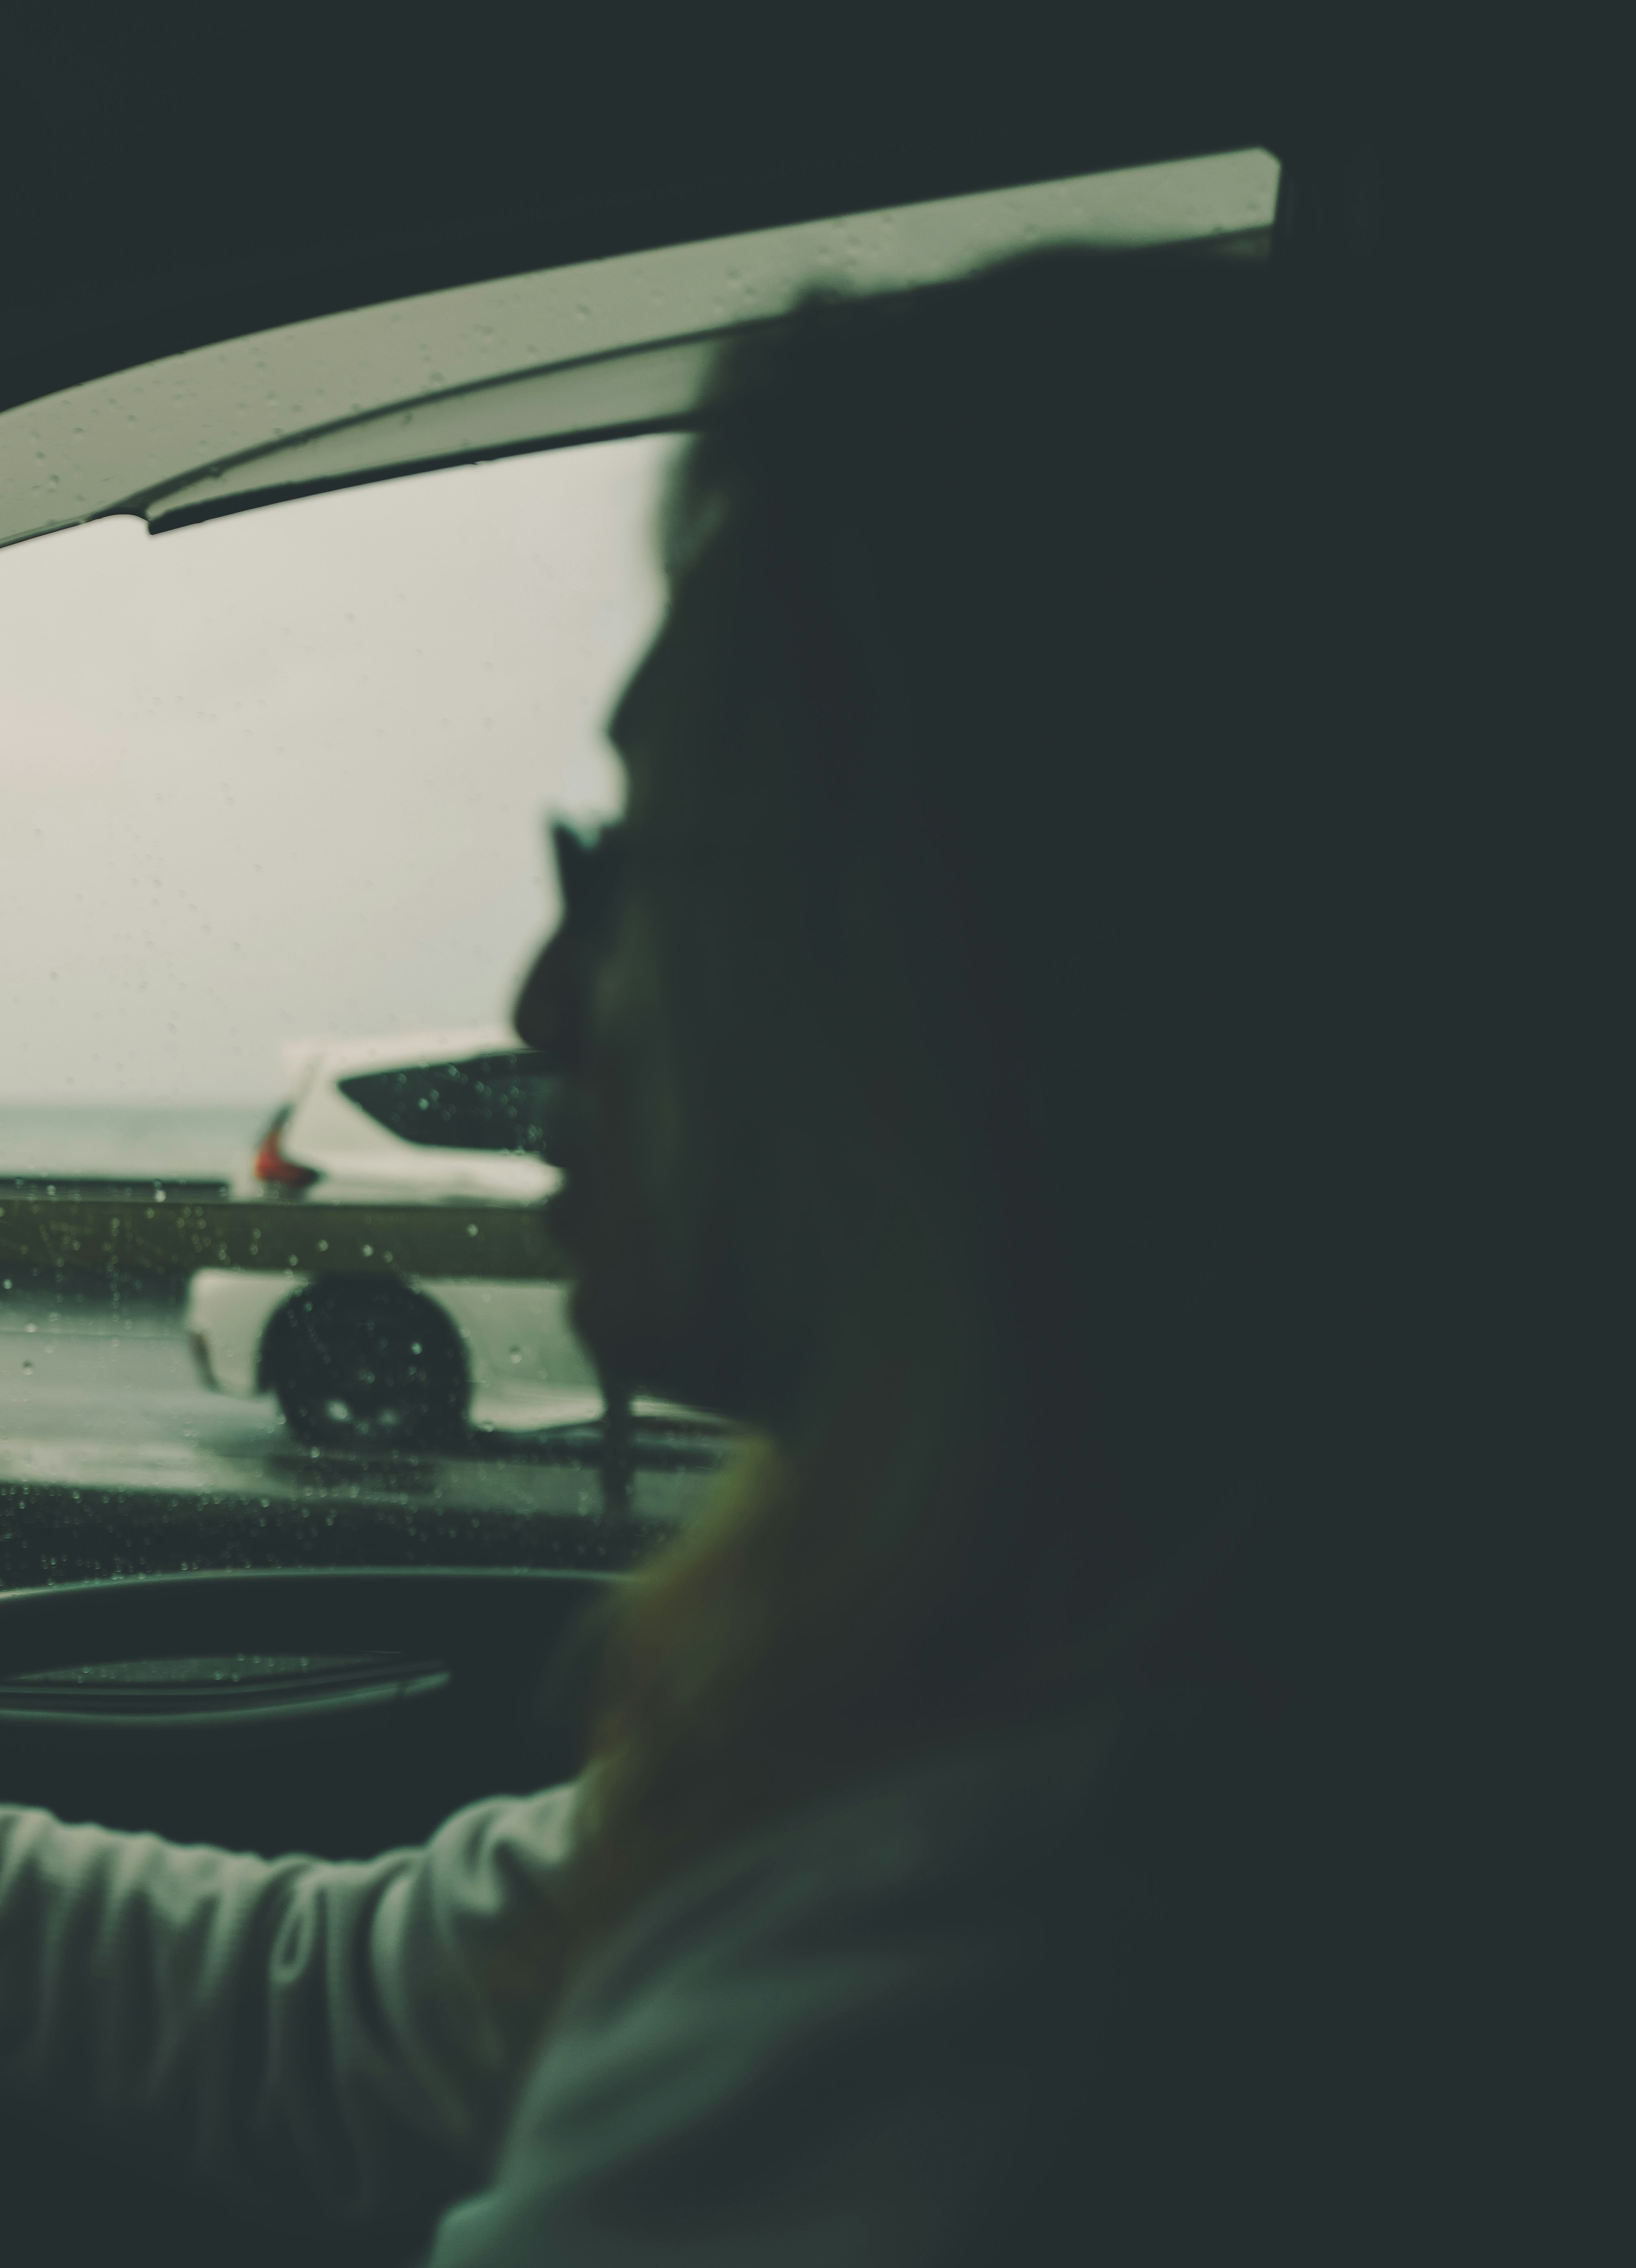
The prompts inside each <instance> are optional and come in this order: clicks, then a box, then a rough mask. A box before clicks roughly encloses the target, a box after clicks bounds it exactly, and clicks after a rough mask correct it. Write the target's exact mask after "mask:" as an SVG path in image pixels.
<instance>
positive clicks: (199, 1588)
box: [0, 0, 1555, 2268]
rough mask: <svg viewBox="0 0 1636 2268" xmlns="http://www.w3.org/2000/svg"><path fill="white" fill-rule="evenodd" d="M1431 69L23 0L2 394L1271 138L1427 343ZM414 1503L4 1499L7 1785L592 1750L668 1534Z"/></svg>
mask: <svg viewBox="0 0 1636 2268" xmlns="http://www.w3.org/2000/svg"><path fill="white" fill-rule="evenodd" d="M1372 20H1373V19H1372ZM1437 60H1438V59H1437V58H1436V57H1435V56H1433V55H1430V54H1429V52H1428V48H1427V45H1426V42H1424V41H1421V42H1418V43H1417V42H1410V43H1409V45H1408V47H1407V48H1402V47H1394V45H1393V42H1392V40H1390V38H1389V36H1388V34H1387V33H1386V32H1385V31H1384V30H1383V29H1378V28H1377V29H1376V30H1375V31H1374V33H1372V34H1371V36H1370V37H1369V38H1367V40H1366V39H1362V38H1360V39H1358V40H1348V39H1343V38H1341V37H1339V36H1338V35H1337V36H1336V37H1335V38H1333V39H1332V40H1331V39H1329V38H1327V37H1326V38H1323V39H1320V38H1319V37H1318V36H1317V35H1316V34H1315V31H1314V29H1313V27H1312V25H1311V22H1310V20H1309V19H1308V18H1305V17H1304V16H1303V15H1302V14H1301V11H1287V12H1285V11H1279V10H1259V9H1250V10H1222V9H1219V8H1217V9H1212V8H1205V7H1201V6H1198V5H1197V4H1169V5H1165V6H1161V7H1159V8H1151V9H1140V10H1121V11H1112V10H1109V11H1102V10H1098V9H1094V8H1093V9H1090V10H1083V9H1081V10H1074V11H1068V10H1064V9H1062V8H1060V7H1043V6H1038V5H1033V4H1025V5H1024V6H1022V7H1021V9H1013V10H1011V11H1006V13H1004V14H1003V15H1001V16H998V17H996V16H992V15H990V16H987V17H984V18H960V17H951V16H949V15H947V13H941V14H940V13H937V12H936V11H925V10H917V9H913V8H902V7H896V6H893V5H888V6H886V7H880V6H876V7H873V8H871V9H868V10H861V9H852V8H851V7H842V8H836V9H832V10H829V11H824V12H823V13H822V15H818V16H814V15H802V14H798V15H796V16H793V17H792V16H788V15H777V14H773V15H769V13H768V11H766V10H765V9H764V8H758V9H751V8H749V7H748V6H711V7H710V8H707V9H705V10H704V11H675V10H670V11H660V10H657V9H654V10H645V11H581V12H580V13H578V15H575V16H572V17H571V16H570V15H569V14H567V13H565V12H564V11H534V10H527V11H525V10H521V9H517V8H514V7H505V6H491V5H489V6H484V5H479V6H478V7H476V8H475V9H468V10H467V11H463V12H461V14H459V15H458V16H455V17H450V18H446V19H438V20H437V21H436V22H434V21H433V20H432V19H430V18H427V19H424V20H423V19H420V18H409V17H394V18H382V17H381V16H380V14H379V12H378V11H363V10H354V9H350V8H345V7H343V8H340V9H335V8H333V7H332V8H329V9H327V10H323V11H319V10H311V11H298V13H297V15H296V16H295V17H293V18H291V16H289V15H288V14H287V13H286V14H285V15H284V16H281V17H280V18H278V20H277V22H276V25H275V24H274V23H273V22H271V21H270V20H269V21H266V22H264V23H263V22H262V20H261V19H259V18H258V19H255V20H254V23H253V22H252V20H251V19H250V18H241V17H240V16H237V15H227V16H225V15H224V14H223V13H222V11H220V10H219V9H205V8H203V7H202V6H197V5H188V6H180V5H177V6H170V7H166V8H164V9H161V10H159V11H157V12H155V11H142V10H132V9H129V8H128V7H114V6H110V5H107V4H96V5H92V6H87V7H80V8H76V9H72V10H69V9H64V8H62V7H60V6H56V5H52V6H47V5H44V4H41V0H26V4H24V5H22V6H19V7H18V8H15V9H14V10H13V11H11V17H10V20H9V26H8V35H7V74H6V75H7V79H8V85H9V92H8V100H7V108H8V124H7V130H6V133H5V135H4V138H3V140H0V176H3V178H4V194H0V214H4V216H5V219H4V231H3V233H0V309H3V310H4V323H3V325H0V409H8V408H14V407H16V406H18V405H19V404H25V403H27V402H29V401H33V400H34V399H35V398H37V397H40V396H43V395H46V394H50V393H53V392H55V391H56V390H59V389H61V388H63V387H69V386H70V385H77V384H80V383H82V382H84V381H85V380H86V379H93V378H97V377H100V376H102V375H104V374H106V373H110V372H120V371H124V370H129V369H130V368H132V367H134V366H135V365H139V364H142V363H145V362H148V361H151V360H153V359H154V358H156V357H160V356H162V355H166V354H172V353H178V352H181V351H183V350H187V349H189V348H193V347H197V346H202V345H206V344H209V343H210V342H215V341H218V340H224V339H232V338H235V337H239V336H241V335H244V334H246V333H247V332H251V331H254V330H260V329H264V328H270V327H272V326H275V325H278V324H284V323H289V322H295V321H299V320H306V319H307V318H309V317H313V316H317V315H322V314H327V313H332V312H334V311H336V310H343V309H348V308H356V307H362V306H371V305H373V304H376V303H379V302H381V301H385V300H388V299H393V298H402V297H404V296H407V295H409V294H412V293H416V292H422V291H433V290H438V289H441V288H444V287H446V286H448V285H452V284H464V283H468V282H472V281H475V280H478V279H481V278H484V277H491V276H505V275H510V274H520V273H523V272H526V271H533V270H536V269H543V268H549V267H552V266H554V265H557V264H561V263H564V262H566V261H584V260H589V259H598V258H601V257H604V256H609V255H614V254H622V253H626V252H630V251H632V250H637V249H640V248H644V247H652V246H658V245H662V244H675V243H682V242H689V241H695V240H703V239H708V238H711V237H712V236H716V235H720V234H723V233H726V232H729V231H735V230H742V229H747V228H752V227H759V226H770V225H775V224H779V223H783V222H786V221H792V220H799V219H804V218H808V217H815V216H823V215H829V214H833V213H837V212H844V211H851V210H866V209H873V208H875V207H878V206H882V205H886V204H889V203H894V202H903V201H909V200H913V199H917V198H927V197H932V196H936V195H953V194H955V193H958V192H963V191H966V190H969V189H976V188H993V187H997V186H1003V185H1005V184H1007V183H1014V182H1027V181H1038V180H1050V179H1052V178H1055V177H1058V176H1063V177H1065V176H1068V175H1070V174H1073V175H1079V174H1084V173H1093V172H1096V171H1099V170H1102V169H1113V168H1116V167H1120V166H1132V165H1137V164H1142V163H1148V162H1153V161H1156V160H1160V159H1163V158H1179V157H1184V156H1189V155H1194V154H1202V153H1205V152H1209V151H1223V150H1236V149H1243V148H1249V147H1252V146H1254V147H1264V148H1266V149H1269V150H1271V151H1273V152H1274V153H1275V155H1276V156H1277V157H1278V158H1279V160H1280V162H1281V165H1282V174H1281V185H1280V189H1279V207H1278V216H1277V222H1276V226H1275V229H1274V232H1273V238H1272V243H1271V258H1272V260H1273V261H1275V262H1282V263H1285V264H1286V266H1287V268H1288V269H1290V271H1291V273H1292V275H1293V276H1300V277H1302V278H1304V279H1306V280H1307V282H1308V284H1309V285H1310V288H1312V289H1313V290H1314V291H1315V292H1318V293H1327V294H1330V295H1331V296H1332V297H1333V298H1335V299H1336V300H1337V302H1338V303H1340V304H1345V305H1346V306H1350V307H1351V308H1352V309H1353V310H1357V309H1362V310H1365V311H1368V310H1374V313H1367V312H1366V318H1365V319H1366V320H1370V321H1379V322H1382V323H1383V322H1388V321H1389V322H1392V323H1396V324H1399V325H1401V326H1404V327H1405V328H1404V336H1405V337H1406V338H1407V339H1408V341H1409V348H1408V350H1409V351H1412V350H1413V327H1414V326H1415V324H1416V323H1417V322H1419V321H1420V320H1422V315H1423V314H1424V313H1425V311H1426V310H1427V309H1429V308H1430V307H1431V306H1433V304H1436V305H1438V306H1443V305H1445V304H1446V302H1447V298H1448V291H1449V290H1451V289H1452V288H1453V286H1454V284H1457V283H1460V282H1463V280H1465V279H1468V278H1470V277H1474V276H1479V275H1481V274H1485V273H1487V272H1488V271H1489V270H1490V269H1492V267H1493V265H1494V263H1495V258H1496V252H1497V247H1496V242H1495V238H1496V233H1497V232H1496V228H1495V223H1494V212H1493V203H1494V195H1495V192H1494V187H1493V173H1492V166H1490V164H1489V158H1490V157H1491V156H1492V151H1493V149H1494V148H1495V146H1496V144H1497V143H1498V142H1499V141H1500V140H1503V126H1504V121H1503V119H1502V118H1500V117H1499V116H1498V115H1497V114H1496V113H1495V112H1494V110H1493V108H1492V105H1490V104H1487V103H1486V101H1485V99H1482V98H1481V97H1480V96H1479V95H1476V94H1473V92H1472V84H1473V83H1472V82H1470V81H1468V82H1467V83H1466V84H1465V85H1464V87H1463V91H1462V92H1459V93H1458V94H1457V95H1455V96H1451V95H1448V94H1446V93H1445V92H1443V90H1444V88H1445V86H1446V85H1447V84H1448V83H1447V81H1446V80H1445V79H1444V78H1442V77H1440V76H1439V71H1438V69H1437V68H1436V65H1437ZM1554 227H1555V224H1554V223H1553V221H1552V219H1551V214H1550V210H1549V209H1548V206H1547V202H1546V200H1545V199H1544V198H1543V197H1541V198H1538V199H1535V200H1533V201H1531V203H1530V205H1529V210H1528V211H1527V212H1526V213H1518V214H1516V215H1514V225H1507V226H1506V227H1505V228H1503V229H1501V230H1500V231H1499V233H1500V234H1503V236H1504V238H1505V244H1504V254H1505V258H1506V261H1507V262H1508V263H1511V264H1512V265H1513V266H1515V265H1516V264H1517V263H1522V265H1524V266H1526V265H1527V263H1528V262H1529V261H1530V260H1533V259H1537V257H1538V253H1539V247H1540V246H1541V245H1542V244H1544V243H1546V242H1548V241H1550V240H1551V239H1552V234H1553V230H1554ZM1399 286H1401V287H1402V288H1401V289H1399V288H1397V287H1399ZM1417 310H1419V311H1421V312H1419V313H1417ZM1426 320H1429V317H1427V318H1426ZM389 1527H390V1524H389V1522H387V1521H386V1520H385V1519H384V1518H383V1515H382V1514H381V1513H380V1510H379V1507H373V1508H370V1509H368V1510H367V1512H366V1513H365V1512H360V1513H359V1514H358V1516H357V1519H356V1520H352V1519H350V1517H349V1514H348V1513H347V1510H346V1508H345V1506H341V1507H340V1508H339V1509H338V1510H336V1509H334V1508H332V1510H331V1511H330V1513H329V1514H328V1517H327V1518H326V1519H324V1520H323V1521H322V1522H321V1523H320V1522H317V1521H313V1522H308V1523H306V1524H303V1523H302V1522H300V1521H298V1519H297V1518H296V1517H295V1515H293V1514H291V1515H290V1516H288V1517H282V1518H281V1517H275V1518H274V1519H273V1521H271V1523H270V1525H269V1523H268V1522H266V1521H262V1524H261V1525H260V1526H259V1527H258V1528H255V1529H254V1530H253V1531H252V1530H249V1529H247V1530H246V1531H245V1532H244V1533H243V1534H242V1535H237V1536H236V1537H235V1538H234V1539H233V1541H232V1543H231V1546H225V1545H223V1544H222V1543H221V1542H220V1528H219V1521H217V1524H216V1526H215V1527H214V1528H212V1527H211V1524H210V1521H208V1520H206V1519H205V1518H204V1517H203V1515H201V1516H200V1517H199V1518H198V1519H197V1520H194V1521H178V1522H175V1523H173V1524H171V1525H170V1526H168V1527H161V1526H158V1525H154V1524H150V1525H149V1526H148V1527H145V1528H141V1530H140V1534H138V1530H137V1528H133V1527H130V1526H129V1525H124V1524H122V1516H121V1508H120V1505H119V1502H118V1500H117V1495H116V1493H115V1494H114V1495H105V1498H104V1499H101V1500H99V1501H98V1502H97V1503H96V1504H95V1505H94V1506H93V1505H91V1504H89V1503H85V1504H82V1503H79V1502H77V1501H76V1502H74V1503H70V1502H68V1501H66V1500H62V1501H58V1500H56V1499H54V1498H53V1497H52V1495H51V1493H50V1492H49V1491H44V1490H35V1491H32V1492H30V1491H26V1490H8V1492H7V1499H6V1500H5V1501H4V1502H0V1585H4V1589H3V1590H0V1796H4V1799H5V1800H7V1801H9V1802H21V1803H31V1804H40V1805H44V1806H47V1807H48V1808H51V1809H53V1810H54V1811H55V1812H56V1813H57V1814H58V1815H60V1816H61V1817H63V1818H64V1819H68V1820H74V1819H91V1820H96V1821H99V1822H100V1823H106V1824H107V1825H110V1826H115V1827H122V1828H132V1829H149V1830H155V1831H157V1832H159V1833H162V1834H164V1835H166V1836H168V1837H173V1838H176V1839H180V1840H183V1841H208V1842H211V1843H217V1844H221V1845H226V1846H228V1847H232V1848H238V1849H249V1850H254V1851H258V1852H266V1853H269V1854H276V1853H279V1852H290V1851H301V1852H313V1853H315V1854H318V1855H321V1856H328V1857H334V1858H352V1857H362V1856H367V1855H369V1854H372V1853H373V1852H380V1851H382V1850H386V1849H390V1848H393V1847H394V1846H396V1845H403V1844H408V1843H414V1842H418V1841H420V1840H422V1839H424V1837H425V1836H426V1835H427V1834H428V1833H429V1832H430V1831H431V1830H432V1829H433V1828H434V1827H435V1826H436V1825H437V1824H438V1822H439V1821H440V1820H441V1819H443V1818H445V1817H446V1816H447V1815H448V1814H449V1813H450V1812H451V1811H452V1810H453V1809H455V1808H458V1807H459V1806H460V1805H461V1804H462V1803H464V1802H468V1801H470V1800H474V1799H475V1798H478V1797H480V1796H483V1795H487V1794H490V1793H496V1792H498V1791H503V1790H522V1789H527V1788H529V1787H538V1786H548V1785H550V1784H552V1783H553V1782H554V1781H556V1780H558V1779H563V1778H569V1777H571V1776H572V1774H573V1773H574V1771H575V1770H576V1769H577V1766H578V1762H579V1748H578V1742H579V1739H580V1727H579V1712H578V1699H579V1671H578V1664H579V1661H580V1653H582V1651H583V1649H576V1646H575V1645H574V1643H573V1641H574V1638H575V1634H576V1633H577V1632H582V1631H584V1629H585V1628H586V1615H587V1610H588V1609H593V1608H594V1606H595V1603H596V1601H597V1599H598V1598H599V1597H600V1596H601V1595H602V1594H604V1593H605V1591H606V1590H607V1588H608V1586H609V1585H611V1584H615V1583H617V1582H618V1581H619V1580H620V1579H621V1574H622V1571H623V1570H624V1569H626V1568H628V1567H629V1566H630V1565H632V1564H634V1563H635V1562H636V1561H637V1559H638V1558H639V1557H640V1556H641V1553H642V1551H643V1550H645V1549H646V1548H648V1546H649V1545H650V1543H651V1542H652V1537H651V1536H650V1535H648V1534H647V1533H646V1532H645V1531H644V1530H643V1529H642V1528H641V1527H640V1524H639V1523H637V1524H631V1523H629V1522H626V1523H623V1524H618V1523H615V1524H613V1525H611V1526H610V1527H608V1528H607V1529H606V1530H603V1531H599V1533H598V1534H597V1535H594V1536H593V1537H589V1538H587V1536H586V1534H585V1532H584V1531H583V1528H580V1529H575V1530H574V1531H573V1532H572V1533H571V1534H570V1532H569V1530H568V1528H566V1527H565V1526H559V1525H558V1524H556V1523H553V1522H550V1521H545V1522H543V1523H542V1524H541V1525H540V1527H539V1528H538V1529H537V1530H532V1531H530V1532H529V1533H528V1534H527V1535H526V1536H525V1535H521V1534H520V1525H519V1523H518V1522H516V1521H509V1522H503V1521H490V1522H487V1523H484V1522H483V1521H476V1520H473V1521H465V1522H461V1521H453V1520H451V1521H443V1522H441V1523H439V1522H438V1521H435V1520H429V1521H427V1522H426V1523H425V1524H424V1526H423V1527H422V1528H419V1529H417V1530H416V1532H415V1534H414V1535H412V1536H410V1535H403V1534H398V1535H394V1534H392V1533H391V1532H389ZM520 1563H523V1564H520ZM553 1668H555V1672H556V1675H554V1676H550V1675H548V1673H549V1672H551V1671H552V1669H553ZM542 1681H543V1682H542ZM76 2217H77V2218H76ZM293 2242H295V2239H294V2238H285V2237H284V2236H282V2235H279V2236H276V2237H275V2236H273V2235H269V2233H268V2232H266V2231H254V2232H253V2231H251V2230H249V2229H247V2228H239V2227H237V2226H235V2225H232V2224H229V2223H226V2222H224V2221H222V2220H218V2219H217V2218H215V2217H213V2215H212V2213H208V2212H207V2211H206V2210H205V2208H204V2207H203V2206H201V2205H197V2204H196V2203H195V2202H193V2201H189V2200H184V2199H181V2198H173V2197H171V2196H169V2195H168V2194H167V2193H166V2192H163V2191H159V2190H158V2189H157V2188H155V2187H154V2186H153V2185H152V2184H151V2183H150V2182H149V2180H148V2178H147V2176H145V2175H144V2173H143V2172H142V2171H141V2169H136V2168H134V2167H133V2168H131V2169H129V2170H128V2171H125V2172H120V2173H115V2172H113V2171H110V2170H107V2169H104V2170H103V2171H102V2172H101V2173H100V2174H99V2176H97V2179H96V2181H95V2182H94V2183H91V2184H89V2185H88V2184H87V2183H86V2181H85V2176H84V2174H83V2169H82V2161H81V2158H80V2156H79V2154H78V2152H77V2145H76V2142H75V2139H74V2138H72V2137H66V2138H64V2137H55V2136H46V2135H43V2134H33V2133H32V2132H26V2131H25V2129H24V2127H23V2126H22V2125H21V2124H16V2125H13V2126H11V2128H10V2129H9V2130H5V2131H0V2250H4V2254H5V2257H6V2258H7V2259H8V2260H11V2261H15V2262H16V2263H17V2264H18V2268H34V2264H35V2263H44V2262H46V2261H48V2260H49V2261H52V2262H54V2263H55V2262H66V2261H70V2260H77V2259H80V2258H85V2259H86V2260H89V2259H90V2258H91V2257H98V2258H103V2257H107V2258H115V2257H118V2258H125V2259H148V2258H151V2259H154V2260H156V2261H157V2260H159V2259H164V2260H166V2261H180V2260H184V2259H195V2258H196V2259H198V2260H200V2261H203V2260H204V2259H205V2258H207V2257H208V2258H210V2259H211V2260H216V2259H222V2258H228V2257H232V2258H240V2259H246V2260H251V2259H260V2258H262V2257H267V2258H269V2259H270V2258H273V2257H293V2255H292V2254H291V2252H290V2251H289V2250H284V2249H283V2248H284V2246H285V2245H286V2243H293ZM301 2244H302V2247H303V2252H304V2257H319V2256H318V2255H317V2254H316V2253H314V2252H313V2251H312V2250H311V2245H310V2241H309V2240H308V2239H306V2238H305V2237H304V2238H302V2239H301ZM269 2247H270V2248H271V2249H270V2250H269V2249H266V2248H269ZM338 2257H349V2258H358V2257H363V2255H362V2254H361V2252H359V2251H358V2250H356V2249H353V2250H348V2251H346V2252H345V2253H344V2255H343V2256H338Z"/></svg>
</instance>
